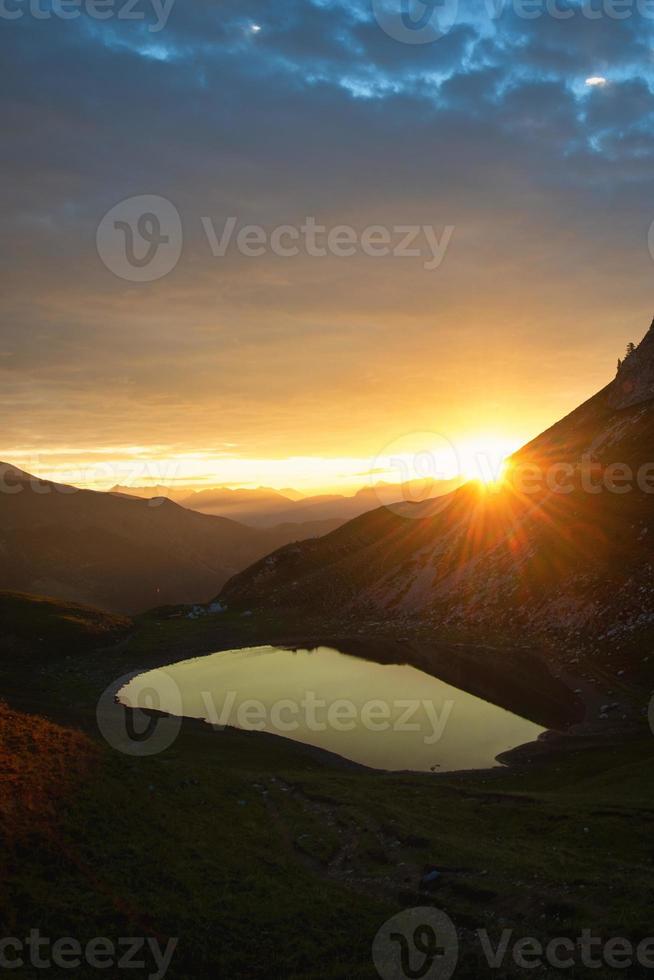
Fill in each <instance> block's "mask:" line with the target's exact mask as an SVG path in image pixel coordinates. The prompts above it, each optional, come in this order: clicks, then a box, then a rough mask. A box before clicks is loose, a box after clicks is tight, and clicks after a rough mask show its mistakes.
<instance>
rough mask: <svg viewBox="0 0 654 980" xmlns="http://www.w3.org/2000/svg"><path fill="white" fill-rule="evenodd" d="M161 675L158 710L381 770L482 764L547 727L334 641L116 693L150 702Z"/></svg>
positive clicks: (143, 678) (183, 669) (197, 665)
mask: <svg viewBox="0 0 654 980" xmlns="http://www.w3.org/2000/svg"><path fill="white" fill-rule="evenodd" d="M162 674H164V675H165V676H166V678H168V680H167V682H166V685H165V687H164V686H163V685H162V686H161V689H160V690H161V693H160V696H159V698H158V706H159V707H160V709H161V710H162V711H168V712H170V713H171V714H180V713H181V714H183V715H184V716H186V717H190V718H203V719H205V720H207V721H209V722H211V723H212V724H221V725H230V726H233V727H235V728H243V729H248V730H255V731H266V732H270V733H272V734H276V735H283V736H284V737H286V738H291V739H294V740H296V741H300V742H304V743H307V744H309V745H314V746H317V747H318V748H321V749H326V750H327V751H329V752H335V753H337V754H338V755H340V756H343V757H345V758H346V759H351V760H353V761H354V762H358V763H361V764H363V765H366V766H370V767H372V768H375V769H388V770H405V769H408V770H422V771H429V770H432V771H435V772H447V771H450V770H456V769H480V768H486V767H488V766H492V765H495V764H496V763H495V759H496V756H497V755H498V754H500V753H501V752H505V751H506V750H507V749H510V748H514V747H515V746H517V745H521V744H522V743H524V742H529V741H532V740H533V739H535V738H537V737H538V735H540V734H541V732H543V731H544V729H543V728H542V727H541V726H539V725H536V724H534V723H533V722H531V721H527V720H525V719H524V718H521V717H519V716H518V715H516V714H512V713H511V712H509V711H506V710H504V709H503V708H500V707H497V705H494V704H490V703H488V702H486V701H484V700H482V699H481V698H478V697H475V696H474V695H472V694H468V693H467V692H465V691H462V690H460V689H458V688H456V687H453V686H451V685H450V684H446V683H445V682H444V681H441V680H438V679H437V678H436V677H432V676H431V675H430V674H426V673H424V672H423V671H421V670H418V669H417V668H415V667H410V666H407V665H404V664H379V663H375V662H373V661H371V660H363V659H360V658H358V657H354V656H351V655H349V654H345V653H340V652H339V651H338V650H335V649H332V648H330V647H323V646H321V647H317V648H316V649H313V650H284V649H279V648H276V647H270V646H262V647H251V648H247V649H244V650H228V651H223V652H221V653H215V654H211V655H210V656H206V657H200V658H197V659H194V660H187V661H184V662H182V663H178V664H173V665H172V666H169V667H165V668H160V669H158V670H153V671H149V672H148V673H145V674H141V675H139V676H138V677H135V678H134V679H133V680H132V681H130V683H129V684H128V685H127V686H126V687H124V688H123V689H122V691H121V692H120V695H119V699H120V701H121V702H122V703H123V704H125V705H127V706H129V707H137V706H141V707H143V706H146V705H147V704H151V703H152V702H148V701H147V700H144V697H145V692H146V691H148V690H150V691H152V690H153V689H154V690H155V691H157V690H158V685H157V678H161V675H162ZM170 680H173V681H174V682H175V685H176V686H177V688H178V690H179V697H176V696H174V695H172V694H171V690H172V691H173V692H174V691H175V687H174V685H171V684H170Z"/></svg>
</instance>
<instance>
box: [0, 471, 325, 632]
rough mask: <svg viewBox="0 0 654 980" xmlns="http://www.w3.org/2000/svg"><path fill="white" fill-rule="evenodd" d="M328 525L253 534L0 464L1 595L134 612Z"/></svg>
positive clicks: (190, 598) (200, 596)
mask: <svg viewBox="0 0 654 980" xmlns="http://www.w3.org/2000/svg"><path fill="white" fill-rule="evenodd" d="M333 526H334V525H329V524H327V525H321V524H316V523H314V524H309V525H305V526H300V525H297V524H293V525H289V524H286V525H283V526H280V527H276V528H270V529H265V530H259V529H255V528H251V527H245V526H244V525H242V524H238V523H236V522H235V521H231V520H228V519H225V518H221V517H211V516H206V515H204V514H198V513H195V512H194V511H191V510H187V509H186V508H184V507H180V506H179V505H178V504H176V503H174V502H172V501H171V500H167V499H164V498H158V499H156V500H151V501H148V500H142V499H139V498H136V497H126V496H120V495H115V494H111V493H97V492H94V491H91V490H79V489H77V488H75V487H68V486H64V485H61V484H55V483H52V482H49V481H45V480H39V479H38V478H36V477H33V476H31V475H30V474H28V473H24V472H23V471H21V470H18V469H16V467H13V466H11V465H10V464H7V463H2V464H0V556H1V557H2V561H1V562H0V589H6V590H12V591H20V592H31V593H36V594H41V595H49V596H53V597H56V598H59V599H63V600H68V601H76V602H84V603H88V604H90V605H94V606H98V607H99V608H101V609H106V610H108V611H111V612H119V613H133V612H137V611H140V610H144V609H147V608H150V607H152V606H154V605H160V604H162V603H179V602H200V601H203V600H207V599H209V598H211V596H212V595H214V594H215V591H216V579H218V580H222V581H223V582H224V581H226V580H227V579H228V578H229V577H230V576H231V575H233V574H234V573H235V572H237V571H239V570H240V569H241V568H244V567H246V566H247V565H249V564H250V563H251V562H252V561H255V560H256V559H257V558H260V557H261V556H262V555H265V554H267V553H268V552H270V551H272V550H274V549H275V548H278V547H279V546H280V545H282V544H285V543H287V542H289V541H294V540H299V539H300V538H302V537H303V536H304V535H306V534H314V533H322V532H323V531H326V530H330V529H331V528H332V527H333Z"/></svg>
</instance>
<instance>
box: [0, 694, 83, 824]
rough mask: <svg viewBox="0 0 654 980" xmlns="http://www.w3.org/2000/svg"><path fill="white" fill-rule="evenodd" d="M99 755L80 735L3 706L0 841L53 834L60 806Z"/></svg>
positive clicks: (0, 712) (0, 709) (0, 721)
mask: <svg viewBox="0 0 654 980" xmlns="http://www.w3.org/2000/svg"><path fill="white" fill-rule="evenodd" d="M96 754H97V749H96V748H95V746H94V745H93V743H92V742H91V740H90V739H89V738H87V737H86V736H85V735H83V734H82V733H81V732H77V731H73V730H71V729H67V728H61V727H59V725H54V724H52V723H51V722H49V721H46V720H45V719H44V718H40V717H38V716H36V715H26V714H22V713H20V712H16V711H12V710H10V709H9V708H8V707H7V705H6V704H4V703H2V702H0V840H2V841H3V842H4V843H11V842H12V841H16V840H18V839H19V838H20V837H23V836H25V835H27V834H30V833H33V832H34V831H40V832H41V833H43V832H46V833H47V832H48V831H49V830H50V829H51V828H53V826H54V824H55V822H56V818H57V810H58V807H59V806H60V805H61V803H62V800H63V799H65V797H66V796H67V795H68V794H69V793H70V792H71V791H73V790H74V787H75V784H76V783H77V782H78V781H79V779H80V778H81V777H82V776H83V775H84V773H85V772H86V771H87V770H88V768H89V766H90V764H91V762H92V761H93V758H94V757H95V755H96Z"/></svg>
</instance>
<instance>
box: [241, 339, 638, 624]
mask: <svg viewBox="0 0 654 980" xmlns="http://www.w3.org/2000/svg"><path fill="white" fill-rule="evenodd" d="M653 371H654V329H650V332H649V333H648V334H647V336H646V338H645V339H644V340H643V342H642V343H641V345H640V346H639V347H638V348H637V349H636V351H635V352H634V353H633V354H631V355H630V357H629V358H628V359H627V360H626V361H625V363H624V364H623V366H622V367H621V369H620V370H619V372H618V375H617V377H616V378H615V380H614V381H613V382H611V384H609V385H608V386H607V387H606V388H604V389H603V390H602V391H600V392H599V393H598V394H597V395H595V396H594V397H593V398H591V399H590V400H589V401H587V402H586V403H585V404H584V405H582V406H580V407H579V408H578V409H576V411H574V412H572V413H571V414H570V415H569V416H567V417H566V418H565V419H563V420H561V421H560V422H558V423H557V424H556V425H554V426H552V427H551V428H550V429H549V430H547V431H546V432H544V433H542V435H540V436H539V437H538V438H536V439H535V440H533V441H532V442H531V443H529V444H528V445H527V446H525V447H524V448H523V449H521V450H520V451H519V452H518V453H516V454H515V456H514V457H512V459H511V460H510V468H509V471H508V474H507V478H506V479H505V481H504V482H503V483H502V484H501V485H499V486H498V487H496V488H482V487H480V486H477V485H475V484H467V485H466V486H464V487H462V488H460V489H458V490H456V491H455V492H453V493H452V494H450V495H448V496H447V497H445V498H441V499H440V500H438V501H435V502H427V503H423V504H417V505H411V504H407V505H405V506H404V507H403V508H402V509H401V511H400V512H399V513H398V511H397V508H393V511H395V512H392V511H391V510H388V509H385V508H382V509H377V510H376V511H374V512H372V513H369V514H365V515H364V516H362V517H360V518H358V519H356V520H354V521H352V522H350V523H348V524H346V525H345V526H343V527H341V528H339V529H338V530H337V531H335V532H333V533H332V534H329V535H327V536H326V537H324V538H322V539H320V540H316V541H307V542H305V543H303V544H301V545H293V546H290V547H287V548H283V549H281V550H280V551H278V552H276V553H275V554H274V555H271V556H268V557H267V558H265V559H263V560H262V561H260V562H258V563H257V564H255V565H254V566H253V567H252V568H250V569H247V570H246V571H245V572H243V573H241V574H239V575H237V576H236V577H235V578H233V579H232V580H230V582H229V583H228V584H227V585H226V586H225V588H224V590H223V592H222V598H223V599H225V600H227V602H229V603H231V604H239V603H247V604H248V605H251V606H254V605H261V606H264V605H269V604H273V605H276V606H282V607H284V606H287V607H293V608H294V609H296V610H297V609H298V608H299V609H307V610H312V611H320V612H323V613H325V614H328V615H330V616H334V615H335V616H339V615H344V614H347V613H348V612H352V611H354V610H356V611H358V612H361V611H363V610H365V611H367V612H369V613H372V614H374V615H383V616H387V617H393V616H400V617H404V618H406V617H409V618H410V617H412V616H419V617H420V618H421V619H422V620H424V621H428V622H432V623H433V624H434V626H435V627H438V626H454V627H475V628H481V629H493V630H500V631H508V632H511V633H513V634H515V633H517V632H520V633H521V635H529V634H530V633H532V634H533V633H534V632H550V633H553V634H555V635H557V636H561V637H567V638H574V637H575V636H576V635H577V634H582V633H583V634H584V635H587V636H591V637H595V638H598V639H600V638H610V637H631V638H637V637H638V636H640V635H642V636H649V635H651V633H652V631H653V630H654V386H653V384H652V379H653V377H654V374H653ZM629 474H630V475H631V476H630V478H629V479H627V476H628V475H629ZM525 631H527V633H525Z"/></svg>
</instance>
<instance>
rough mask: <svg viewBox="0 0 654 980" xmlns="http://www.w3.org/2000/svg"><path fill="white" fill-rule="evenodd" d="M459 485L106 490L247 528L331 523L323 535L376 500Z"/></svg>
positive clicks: (417, 496) (421, 496)
mask: <svg viewBox="0 0 654 980" xmlns="http://www.w3.org/2000/svg"><path fill="white" fill-rule="evenodd" d="M460 484H461V480H441V481H437V480H413V481H410V482H408V483H405V484H403V485H402V486H399V485H398V486H397V487H395V488H394V487H393V484H389V483H378V484H376V485H375V486H369V487H363V488H362V489H361V490H358V491H357V492H356V493H355V494H353V495H352V496H345V495H343V494H320V495H318V496H311V497H300V495H299V494H297V492H296V491H293V490H285V491H278V490H272V489H271V488H270V487H257V488H256V489H247V488H243V489H236V490H235V489H232V488H230V487H214V488H212V489H208V490H199V491H195V492H189V491H188V490H187V489H186V490H179V489H173V490H171V489H169V488H167V487H123V486H115V487H113V489H112V491H111V492H112V493H115V494H120V495H122V496H135V497H141V498H152V497H159V496H161V497H168V498H170V499H174V500H175V501H176V502H177V503H178V504H180V505H181V506H182V507H188V508H189V509H190V510H195V511H198V512H199V513H201V514H212V515H214V516H217V517H229V518H231V519H232V520H234V521H240V522H241V523H242V524H250V525H251V526H252V527H273V526H275V525H276V524H282V523H283V524H304V523H306V522H311V523H314V522H316V521H317V522H323V521H330V522H334V523H333V525H332V527H327V526H325V527H324V528H323V529H322V532H321V533H327V531H328V530H333V528H334V527H336V526H337V525H338V524H344V523H345V522H346V521H350V520H352V519H353V518H354V517H359V515H360V514H365V513H366V511H369V510H373V509H374V508H375V507H379V505H380V503H382V502H383V503H387V502H391V501H402V500H406V499H407V498H408V499H411V500H427V499H430V498H432V497H435V496H440V495H442V494H445V493H449V492H450V491H451V490H453V489H454V488H455V487H457V486H460ZM289 493H290V494H291V496H290V497H289V496H288V494H289Z"/></svg>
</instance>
